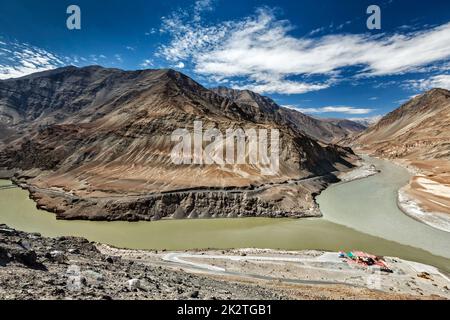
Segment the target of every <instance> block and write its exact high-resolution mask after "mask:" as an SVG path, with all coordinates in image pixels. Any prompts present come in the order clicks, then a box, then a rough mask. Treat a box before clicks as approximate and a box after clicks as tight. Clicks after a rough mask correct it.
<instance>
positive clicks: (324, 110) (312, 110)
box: [296, 106, 374, 114]
mask: <svg viewBox="0 0 450 320" xmlns="http://www.w3.org/2000/svg"><path fill="white" fill-rule="evenodd" d="M296 109H297V110H298V111H300V112H303V113H309V114H313V113H345V114H368V113H371V112H373V111H374V110H373V109H366V108H354V107H345V106H330V107H321V108H296Z"/></svg>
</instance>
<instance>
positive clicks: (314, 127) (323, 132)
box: [212, 87, 367, 143]
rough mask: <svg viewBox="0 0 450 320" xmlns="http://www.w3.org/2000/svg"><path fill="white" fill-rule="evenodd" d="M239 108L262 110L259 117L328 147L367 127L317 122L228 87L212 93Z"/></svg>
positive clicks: (253, 94) (327, 120) (255, 94)
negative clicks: (303, 134) (239, 106)
mask: <svg viewBox="0 0 450 320" xmlns="http://www.w3.org/2000/svg"><path fill="white" fill-rule="evenodd" d="M212 90H213V91H214V92H216V93H218V94H219V95H221V96H223V97H227V98H229V99H231V100H232V101H234V102H236V103H237V104H239V105H246V106H250V107H251V108H254V110H261V114H259V117H269V118H270V119H271V120H275V121H278V122H280V123H282V124H284V125H286V126H292V127H295V128H296V129H297V130H300V131H302V132H304V133H306V134H307V135H309V136H310V137H312V138H314V139H316V140H319V141H323V142H325V143H338V142H340V141H341V140H343V139H346V138H349V137H351V136H353V135H356V134H359V133H361V132H363V131H364V130H365V129H367V127H366V126H364V125H362V124H359V123H357V122H354V121H351V120H346V119H317V118H313V117H310V116H308V115H306V114H303V113H301V112H299V111H297V110H294V109H290V108H286V107H281V106H279V105H277V104H276V103H275V102H274V101H273V100H272V99H270V98H268V97H264V96H261V95H259V94H257V93H255V92H252V91H249V90H235V89H229V88H225V87H219V88H215V89H212Z"/></svg>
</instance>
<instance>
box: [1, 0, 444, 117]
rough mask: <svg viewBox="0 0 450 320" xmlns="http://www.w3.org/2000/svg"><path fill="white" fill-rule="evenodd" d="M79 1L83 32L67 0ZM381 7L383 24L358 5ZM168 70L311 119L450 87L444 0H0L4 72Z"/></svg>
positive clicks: (372, 111)
mask: <svg viewBox="0 0 450 320" xmlns="http://www.w3.org/2000/svg"><path fill="white" fill-rule="evenodd" d="M71 4H76V5H78V6H79V7H80V8H81V30H68V29H67V27H66V19H67V17H68V14H66V9H67V7H68V6H69V5H71ZM371 4H376V5H378V6H379V7H380V8H381V24H382V28H381V30H369V29H367V26H366V20H367V18H368V17H369V15H368V14H367V13H366V9H367V7H368V6H369V5H371ZM91 64H98V65H102V66H106V67H117V68H121V69H126V70H134V69H144V68H174V69H177V70H179V71H181V72H184V73H186V74H187V75H189V76H191V77H193V78H194V79H195V80H197V81H198V82H200V83H202V84H203V85H205V86H207V87H214V86H218V85H224V86H229V87H234V88H240V89H244V88H247V89H251V90H254V91H256V92H259V93H261V94H264V95H267V96H270V97H272V98H273V99H274V100H275V101H277V102H278V103H279V104H280V105H284V106H290V107H293V108H298V109H299V110H301V111H303V112H305V113H309V114H312V115H315V116H318V117H340V118H365V117H374V116H377V115H382V114H385V113H387V112H389V111H391V110H393V109H394V108H397V107H398V106H399V105H400V104H401V103H402V102H404V101H406V100H408V99H409V98H410V97H412V96H414V95H416V94H418V93H421V92H423V91H425V90H427V89H430V88H433V87H443V88H447V89H450V2H448V1H445V0H442V1H439V0H429V1H402V0H380V1H376V0H372V1H363V0H354V1H350V0H348V1H329V0H315V1H309V0H303V1H298V0H297V1H281V0H279V1H255V0H241V1H230V0H228V1H226V0H197V1H195V0H192V1H149V0H128V1H123V0H109V1H88V0H71V1H64V0H59V1H54V0H40V1H34V0H14V1H6V0H4V1H2V5H1V10H0V79H6V78H10V77H18V76H21V75H25V74H28V73H31V72H36V71H41V70H45V69H51V68H55V67H59V66H64V65H77V66H85V65H91Z"/></svg>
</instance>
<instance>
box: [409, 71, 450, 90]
mask: <svg viewBox="0 0 450 320" xmlns="http://www.w3.org/2000/svg"><path fill="white" fill-rule="evenodd" d="M407 86H409V87H412V88H414V89H418V90H421V91H426V90H430V89H433V88H442V89H447V90H450V74H442V75H437V76H433V77H431V78H427V79H420V80H411V81H408V82H407Z"/></svg>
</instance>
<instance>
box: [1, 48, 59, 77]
mask: <svg viewBox="0 0 450 320" xmlns="http://www.w3.org/2000/svg"><path fill="white" fill-rule="evenodd" d="M0 50H1V51H2V52H3V53H5V54H4V55H1V56H0V79H9V78H18V77H23V76H26V75H29V74H32V73H35V72H41V71H46V70H50V69H55V68H58V67H61V66H63V65H64V63H63V61H62V58H60V57H58V56H56V55H55V54H53V53H51V52H48V51H46V50H44V49H41V48H38V47H35V46H32V45H29V44H27V43H19V42H8V43H7V42H1V43H0Z"/></svg>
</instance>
